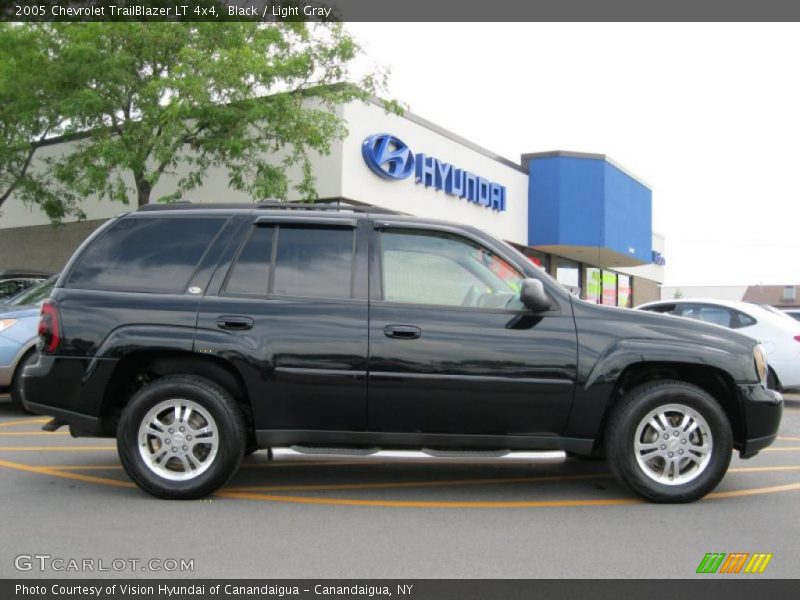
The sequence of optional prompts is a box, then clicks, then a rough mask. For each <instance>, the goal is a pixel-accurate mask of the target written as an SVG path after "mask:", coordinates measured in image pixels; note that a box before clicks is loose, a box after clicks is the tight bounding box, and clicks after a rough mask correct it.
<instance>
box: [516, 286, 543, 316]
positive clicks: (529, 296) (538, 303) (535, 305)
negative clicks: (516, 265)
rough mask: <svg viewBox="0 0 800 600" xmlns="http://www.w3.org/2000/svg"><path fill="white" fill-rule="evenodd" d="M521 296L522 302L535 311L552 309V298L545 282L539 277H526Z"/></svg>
mask: <svg viewBox="0 0 800 600" xmlns="http://www.w3.org/2000/svg"><path fill="white" fill-rule="evenodd" d="M519 297H520V300H522V303H523V304H524V305H525V306H527V307H528V308H530V309H531V310H532V311H534V312H542V311H545V310H549V309H550V299H549V298H548V297H547V293H546V292H545V291H544V284H542V282H541V281H539V280H538V279H525V280H524V281H523V282H522V290H521V291H520V293H519Z"/></svg>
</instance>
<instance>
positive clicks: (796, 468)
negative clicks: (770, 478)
mask: <svg viewBox="0 0 800 600" xmlns="http://www.w3.org/2000/svg"><path fill="white" fill-rule="evenodd" d="M776 471H800V465H782V466H779V467H734V468H732V469H728V473H762V472H763V473H773V472H776Z"/></svg>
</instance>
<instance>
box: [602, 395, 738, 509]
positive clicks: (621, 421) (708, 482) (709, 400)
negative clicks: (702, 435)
mask: <svg viewBox="0 0 800 600" xmlns="http://www.w3.org/2000/svg"><path fill="white" fill-rule="evenodd" d="M676 404H677V405H682V406H685V407H688V408H689V409H691V410H693V411H694V412H696V413H697V414H698V415H699V416H700V417H702V419H704V420H705V422H706V424H707V426H708V430H709V431H710V436H711V441H712V444H711V452H710V458H709V459H708V461H707V463H706V464H705V466H704V467H703V468H702V470H701V469H700V468H699V467H698V466H697V464H694V463H692V462H687V461H683V463H682V464H684V465H686V466H685V467H682V468H683V469H696V470H697V471H699V472H698V473H695V474H690V475H689V476H688V477H692V476H693V477H694V478H693V479H690V480H687V481H686V482H685V483H680V482H676V483H673V484H672V485H668V484H667V483H660V482H659V481H656V480H655V479H653V478H652V476H649V475H648V474H647V471H646V466H644V467H643V466H642V465H640V463H639V460H638V459H637V452H636V450H635V448H634V442H635V441H636V436H637V428H638V427H639V426H640V423H642V422H644V421H645V419H646V417H648V415H649V414H650V413H651V412H652V411H655V410H656V409H658V408H660V407H663V406H667V405H676ZM648 422H650V421H648ZM666 429H668V430H672V429H674V430H675V431H677V430H678V429H679V427H675V425H670V426H669V427H668V428H666ZM655 432H656V429H655V428H651V433H655ZM664 434H665V435H670V436H672V435H673V431H670V432H669V433H667V432H666V431H665V432H664ZM694 435H698V434H694ZM675 437H676V438H681V437H683V434H681V435H680V436H678V435H676V436H675ZM657 439H658V440H659V441H658V443H659V451H661V452H663V453H665V454H666V452H667V451H668V450H669V448H668V447H666V443H670V442H666V443H665V445H660V441H661V437H660V435H659V437H658V438H657ZM649 443H651V444H652V443H654V442H649ZM674 443H675V444H677V443H678V442H677V441H675V442H674ZM684 447H686V446H682V447H681V446H678V447H677V448H676V450H675V452H676V453H677V452H678V451H679V450H678V448H679V449H682V448H684ZM605 448H606V457H607V459H608V463H609V466H610V467H611V471H612V472H613V473H614V475H615V476H616V477H617V479H618V480H619V481H620V482H622V484H623V485H625V486H626V487H627V488H629V489H630V490H631V491H633V492H635V493H636V494H638V495H639V496H641V497H643V498H645V499H646V500H650V501H651V502H663V503H683V502H693V501H695V500H698V499H699V498H702V497H703V496H705V495H706V494H708V493H709V492H710V491H711V490H713V489H714V488H715V487H717V485H718V484H719V482H720V481H721V480H722V478H723V477H724V476H725V473H726V472H727V470H728V465H729V464H730V461H731V453H732V450H733V433H732V431H731V425H730V422H729V420H728V417H727V415H726V414H725V411H724V410H723V409H722V407H721V406H720V405H719V403H718V402H717V401H716V400H715V399H714V398H713V397H711V396H710V395H709V394H708V393H707V392H706V391H704V390H703V389H701V388H699V387H697V386H695V385H692V384H689V383H685V382H682V381H668V380H665V381H658V382H654V383H648V384H644V385H641V386H639V387H637V388H635V389H633V390H631V391H630V392H629V393H628V394H626V395H625V397H623V398H622V400H620V402H619V403H618V404H617V405H616V406H615V407H614V408H613V410H612V413H611V415H610V418H609V420H608V422H607V425H606V430H605ZM662 448H666V449H665V450H661V449H662ZM681 454H682V455H683V454H684V452H682V451H681ZM646 456H651V455H650V454H648V455H646ZM652 456H656V454H655V452H654V453H653V454H652ZM670 456H672V454H670ZM661 460H662V459H658V458H652V459H650V462H649V464H650V465H651V466H652V465H659V464H663V465H666V459H663V462H659V461H661ZM676 460H677V459H676ZM645 462H647V461H645ZM675 469H676V467H672V470H671V471H668V475H669V474H671V475H676V474H677V473H676V471H675Z"/></svg>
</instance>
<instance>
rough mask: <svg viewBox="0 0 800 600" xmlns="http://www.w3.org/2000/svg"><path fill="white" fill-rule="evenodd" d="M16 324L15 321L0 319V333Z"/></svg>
mask: <svg viewBox="0 0 800 600" xmlns="http://www.w3.org/2000/svg"><path fill="white" fill-rule="evenodd" d="M16 322H17V320H16V319H0V331H5V330H6V329H8V328H9V327H11V326H12V325H13V324H14V323H16Z"/></svg>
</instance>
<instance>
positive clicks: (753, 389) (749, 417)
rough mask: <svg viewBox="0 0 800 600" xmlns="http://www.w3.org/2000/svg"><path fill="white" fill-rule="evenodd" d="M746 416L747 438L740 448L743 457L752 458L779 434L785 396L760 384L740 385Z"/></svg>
mask: <svg viewBox="0 0 800 600" xmlns="http://www.w3.org/2000/svg"><path fill="white" fill-rule="evenodd" d="M739 393H740V395H741V398H742V407H743V408H744V417H745V435H746V439H745V440H744V443H743V444H741V447H740V448H739V455H740V456H741V457H742V458H751V457H753V456H755V455H756V454H758V452H759V450H762V449H763V448H766V447H767V446H769V445H770V444H772V442H774V441H775V438H776V437H777V436H778V428H779V427H780V424H781V416H782V415H783V396H781V395H780V394H779V393H778V392H776V391H773V390H768V389H766V388H765V387H764V386H762V385H759V384H742V385H739Z"/></svg>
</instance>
